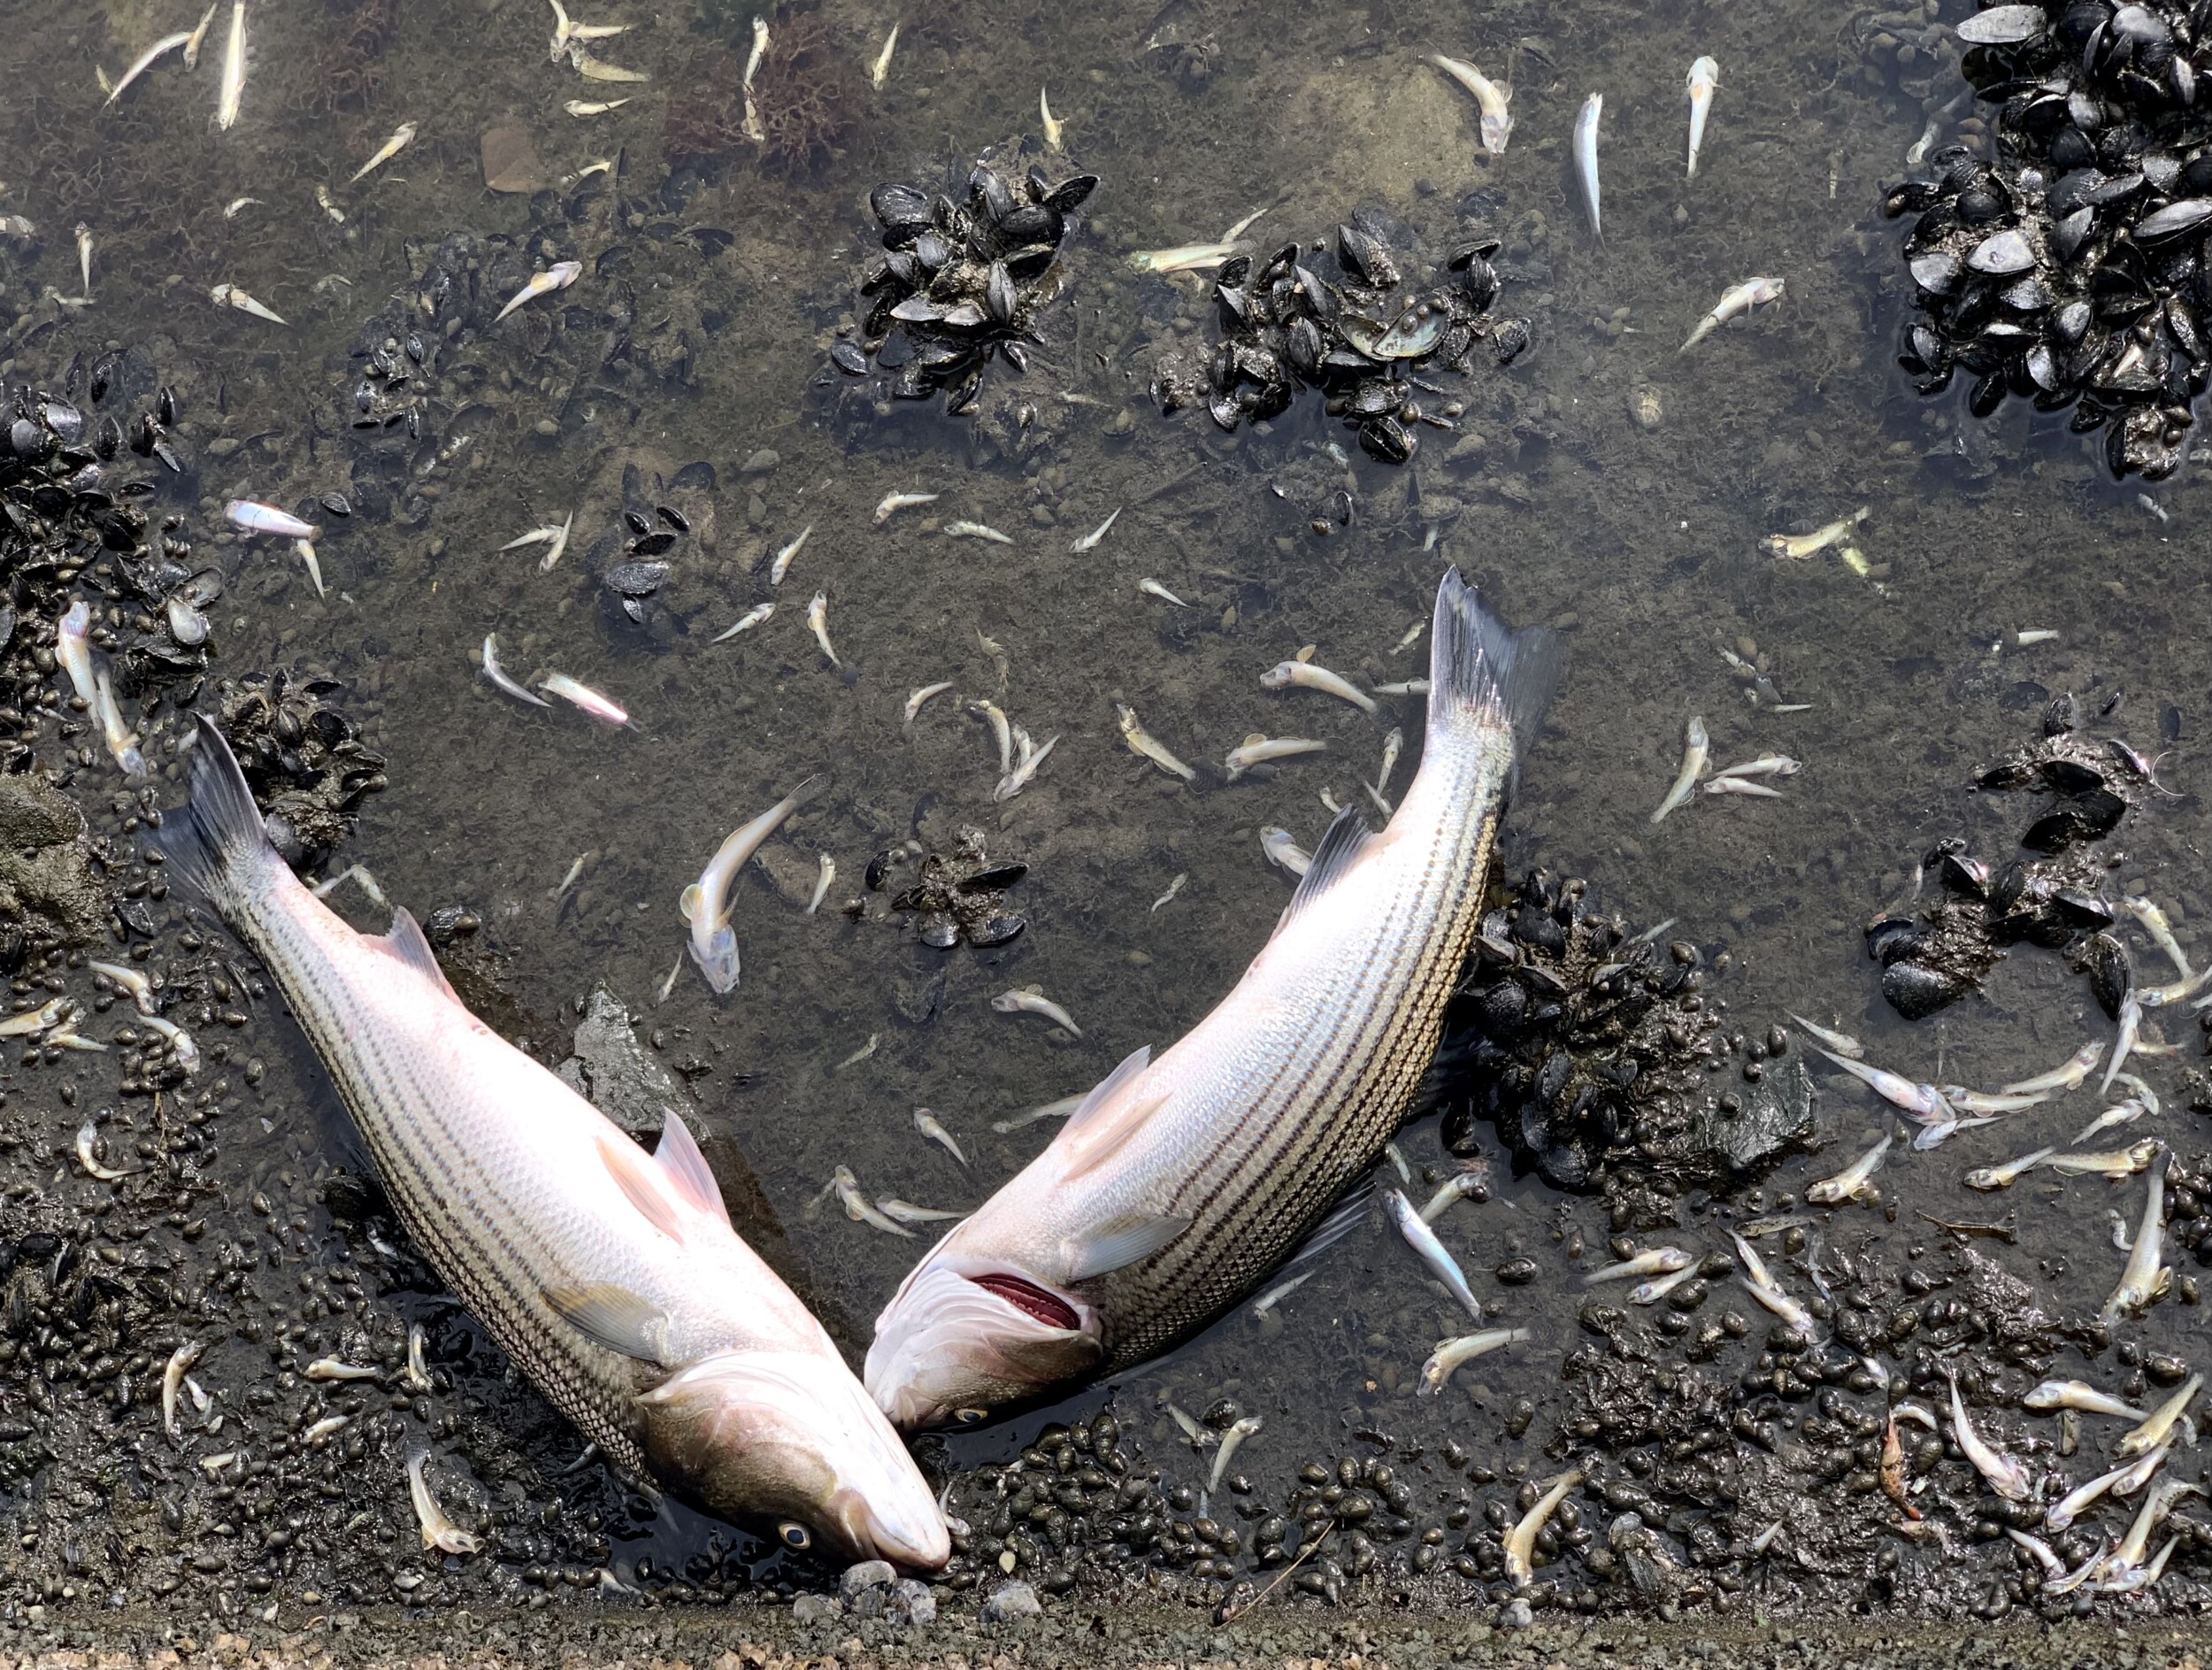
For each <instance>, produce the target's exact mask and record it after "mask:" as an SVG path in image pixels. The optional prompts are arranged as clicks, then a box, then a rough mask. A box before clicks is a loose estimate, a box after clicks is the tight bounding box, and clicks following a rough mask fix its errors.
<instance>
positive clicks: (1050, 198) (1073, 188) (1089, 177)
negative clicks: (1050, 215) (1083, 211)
mask: <svg viewBox="0 0 2212 1670" xmlns="http://www.w3.org/2000/svg"><path fill="white" fill-rule="evenodd" d="M1097 189H1098V176H1097V175H1096V174H1076V175H1074V176H1072V177H1071V178H1070V179H1067V180H1064V181H1061V182H1060V183H1059V184H1058V185H1056V186H1055V187H1054V188H1053V189H1051V190H1050V191H1048V192H1047V193H1046V194H1045V200H1044V206H1045V207H1046V208H1048V209H1050V210H1051V211H1053V212H1055V213H1056V214H1073V213H1074V212H1076V211H1077V210H1078V209H1079V208H1081V207H1082V206H1083V204H1085V203H1086V202H1087V201H1088V200H1089V197H1090V195H1091V193H1092V192H1094V191H1095V190H1097Z"/></svg>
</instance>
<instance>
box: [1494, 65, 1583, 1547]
mask: <svg viewBox="0 0 2212 1670" xmlns="http://www.w3.org/2000/svg"><path fill="white" fill-rule="evenodd" d="M1596 96H1597V95H1596V94H1594V93H1593V94H1592V95H1591V97H1592V99H1595V98H1596ZM1581 1482H1582V1471H1581V1469H1580V1468H1577V1469H1575V1470H1574V1471H1573V1472H1571V1473H1563V1474H1560V1475H1559V1477H1558V1478H1556V1479H1555V1480H1554V1481H1552V1484H1551V1488H1550V1489H1548V1490H1546V1491H1545V1492H1544V1494H1543V1495H1541V1496H1540V1497H1537V1498H1536V1504H1535V1505H1534V1506H1533V1507H1532V1508H1530V1509H1529V1511H1528V1512H1526V1513H1524V1514H1523V1515H1522V1516H1521V1517H1520V1520H1519V1521H1518V1522H1517V1523H1516V1524H1515V1526H1514V1527H1513V1528H1512V1529H1511V1530H1509V1531H1508V1532H1507V1533H1506V1534H1505V1575H1506V1579H1507V1581H1509V1582H1510V1583H1511V1584H1512V1585H1513V1587H1514V1588H1516V1589H1526V1588H1528V1587H1529V1586H1530V1585H1531V1584H1532V1583H1533V1582H1535V1581H1536V1538H1537V1536H1538V1535H1540V1533H1541V1532H1542V1530H1543V1528H1544V1527H1545V1525H1546V1524H1547V1523H1548V1521H1549V1520H1550V1519H1551V1516H1552V1515H1553V1514H1554V1513H1555V1512H1557V1511H1558V1508H1559V1505H1560V1504H1561V1503H1562V1502H1564V1501H1565V1500H1566V1499H1567V1492H1568V1491H1570V1490H1571V1489H1574V1488H1575V1486H1577V1485H1578V1484H1580V1483H1581Z"/></svg>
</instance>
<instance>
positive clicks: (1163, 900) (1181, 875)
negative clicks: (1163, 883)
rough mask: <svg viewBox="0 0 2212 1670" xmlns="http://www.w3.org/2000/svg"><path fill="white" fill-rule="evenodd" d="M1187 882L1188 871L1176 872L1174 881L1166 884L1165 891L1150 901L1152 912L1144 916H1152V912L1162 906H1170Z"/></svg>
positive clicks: (1188, 878)
mask: <svg viewBox="0 0 2212 1670" xmlns="http://www.w3.org/2000/svg"><path fill="white" fill-rule="evenodd" d="M1189 880H1190V872H1189V871H1187V870H1178V871H1177V872H1176V873H1175V879H1174V880H1173V881H1170V882H1169V883H1168V884H1167V891H1166V892H1164V893H1163V894H1161V895H1160V897H1158V898H1156V899H1155V900H1153V901H1152V910H1151V911H1149V912H1146V914H1147V915H1150V914H1153V913H1154V912H1157V911H1158V910H1159V908H1160V906H1162V905H1163V904H1171V903H1172V902H1173V901H1174V898H1175V896H1176V895H1177V894H1178V893H1180V892H1181V891H1182V890H1183V883H1184V882H1186V881H1189Z"/></svg>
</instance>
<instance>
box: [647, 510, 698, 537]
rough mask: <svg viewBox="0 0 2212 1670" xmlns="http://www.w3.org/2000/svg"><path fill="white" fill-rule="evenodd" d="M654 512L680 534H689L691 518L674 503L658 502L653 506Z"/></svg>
mask: <svg viewBox="0 0 2212 1670" xmlns="http://www.w3.org/2000/svg"><path fill="white" fill-rule="evenodd" d="M653 514H654V515H656V516H657V517H659V518H660V519H661V520H663V521H664V522H666V523H667V524H668V525H669V527H672V528H673V529H675V530H676V532H678V533H679V534H688V533H689V532H690V531H691V518H689V517H688V516H686V515H685V514H684V513H683V512H681V511H680V510H678V509H677V508H676V507H675V506H674V505H673V504H656V505H655V506H653Z"/></svg>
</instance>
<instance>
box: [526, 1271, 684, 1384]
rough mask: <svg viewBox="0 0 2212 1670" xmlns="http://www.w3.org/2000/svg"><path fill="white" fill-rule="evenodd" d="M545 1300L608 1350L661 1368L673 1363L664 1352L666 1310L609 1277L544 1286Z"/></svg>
mask: <svg viewBox="0 0 2212 1670" xmlns="http://www.w3.org/2000/svg"><path fill="white" fill-rule="evenodd" d="M545 1302H546V1303H547V1304H549V1305H551V1306H552V1307H553V1308H554V1309H555V1310H557V1311H558V1312H560V1313H561V1315H562V1317H563V1318H564V1319H565V1320H566V1321H567V1322H568V1324H569V1326H570V1327H571V1328H575V1329H576V1330H577V1331H578V1332H579V1333H581V1334H588V1335H590V1336H591V1337H592V1338H593V1339H594V1340H595V1341H597V1342H598V1343H600V1344H602V1345H603V1346H605V1347H606V1348H607V1349H608V1350H609V1351H619V1352H621V1353H622V1355H623V1356H625V1357H634V1358H637V1359H638V1360H639V1361H640V1362H643V1363H657V1364H659V1365H660V1366H662V1367H664V1368H665V1367H669V1366H672V1365H671V1364H670V1363H669V1362H668V1359H667V1356H666V1353H667V1351H668V1316H667V1313H666V1312H664V1311H662V1310H661V1309H660V1308H659V1307H658V1306H657V1305H656V1304H653V1303H652V1301H650V1300H649V1299H646V1298H643V1297H640V1296H639V1295H637V1294H635V1293H633V1292H631V1291H630V1289H627V1288H625V1287H618V1286H616V1285H615V1284H614V1283H613V1282H611V1281H594V1282H591V1283H588V1284H586V1285H581V1286H576V1287H557V1288H547V1289H545Z"/></svg>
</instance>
